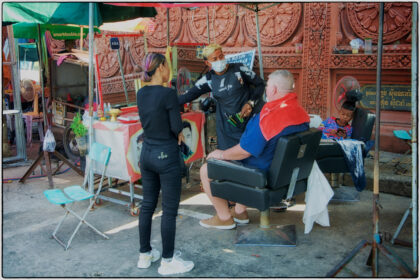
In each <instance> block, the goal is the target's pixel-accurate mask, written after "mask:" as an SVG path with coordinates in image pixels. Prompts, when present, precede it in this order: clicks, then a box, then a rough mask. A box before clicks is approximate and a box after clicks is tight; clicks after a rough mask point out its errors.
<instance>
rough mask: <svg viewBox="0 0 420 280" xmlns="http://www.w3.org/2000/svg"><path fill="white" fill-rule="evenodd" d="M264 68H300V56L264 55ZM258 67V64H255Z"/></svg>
mask: <svg viewBox="0 0 420 280" xmlns="http://www.w3.org/2000/svg"><path fill="white" fill-rule="evenodd" d="M263 64H264V68H268V69H270V68H272V69H296V68H302V56H301V55H293V56H289V55H288V56H264V57H263ZM255 66H256V67H258V65H255Z"/></svg>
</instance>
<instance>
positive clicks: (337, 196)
mask: <svg viewBox="0 0 420 280" xmlns="http://www.w3.org/2000/svg"><path fill="white" fill-rule="evenodd" d="M333 190H334V196H333V197H332V198H331V201H335V202H357V201H360V194H359V192H358V191H357V190H355V189H354V187H353V189H352V187H345V186H342V187H338V188H333Z"/></svg>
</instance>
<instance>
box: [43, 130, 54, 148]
mask: <svg viewBox="0 0 420 280" xmlns="http://www.w3.org/2000/svg"><path fill="white" fill-rule="evenodd" d="M42 148H43V149H44V151H47V152H51V153H52V152H54V150H55V138H54V134H53V133H52V131H51V129H48V130H47V133H45V137H44V143H43V146H42Z"/></svg>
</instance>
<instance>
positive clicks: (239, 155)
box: [207, 144, 251, 160]
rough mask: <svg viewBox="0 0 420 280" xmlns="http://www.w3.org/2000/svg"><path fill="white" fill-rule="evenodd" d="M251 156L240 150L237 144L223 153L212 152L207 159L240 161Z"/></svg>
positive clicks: (218, 151)
mask: <svg viewBox="0 0 420 280" xmlns="http://www.w3.org/2000/svg"><path fill="white" fill-rule="evenodd" d="M250 156H251V154H250V153H248V152H247V151H245V150H244V149H242V148H241V146H240V145H239V144H237V145H236V146H233V147H232V148H230V149H227V150H225V151H222V150H214V151H213V152H211V153H210V154H209V155H208V156H207V159H210V158H215V159H222V160H242V159H246V158H248V157H250Z"/></svg>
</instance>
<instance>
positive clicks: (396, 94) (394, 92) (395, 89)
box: [360, 84, 411, 111]
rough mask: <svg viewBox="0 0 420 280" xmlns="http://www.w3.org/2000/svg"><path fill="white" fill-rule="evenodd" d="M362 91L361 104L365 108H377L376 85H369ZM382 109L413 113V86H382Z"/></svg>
mask: <svg viewBox="0 0 420 280" xmlns="http://www.w3.org/2000/svg"><path fill="white" fill-rule="evenodd" d="M360 90H361V91H362V93H363V98H362V100H361V101H360V104H361V105H362V106H363V107H365V108H371V109H373V108H375V106H376V85H375V84H367V85H364V86H363V87H362V88H361V89H360ZM381 109H382V110H391V111H411V85H381Z"/></svg>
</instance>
